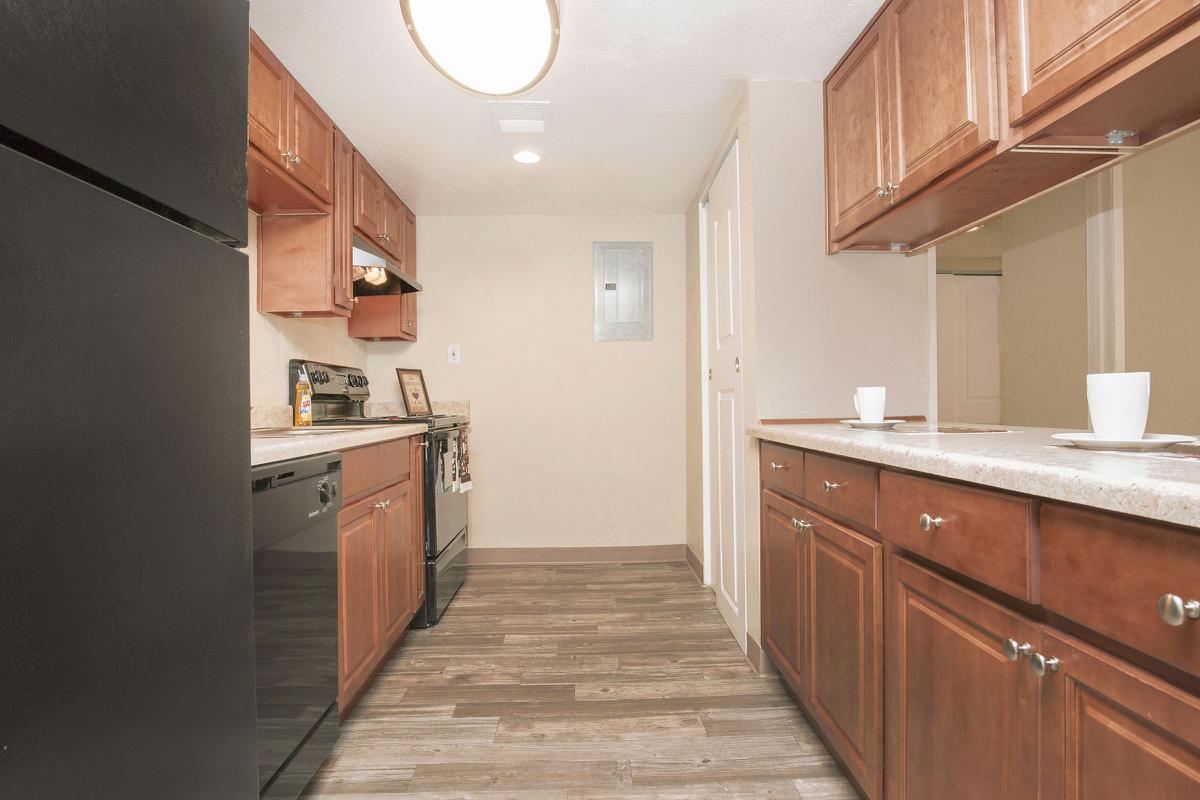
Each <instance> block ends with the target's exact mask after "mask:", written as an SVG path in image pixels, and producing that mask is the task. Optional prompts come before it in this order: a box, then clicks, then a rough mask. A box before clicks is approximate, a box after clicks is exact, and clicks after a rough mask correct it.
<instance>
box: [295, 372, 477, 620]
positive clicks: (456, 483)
mask: <svg viewBox="0 0 1200 800" xmlns="http://www.w3.org/2000/svg"><path fill="white" fill-rule="evenodd" d="M302 367H303V369H304V371H305V373H306V374H307V375H308V378H309V381H310V382H311V383H312V388H313V397H312V408H313V425H321V426H325V425H329V426H333V425H363V426H368V425H407V424H413V423H424V424H425V425H427V426H428V427H429V430H428V432H426V434H425V437H424V438H425V441H424V444H425V457H424V465H423V470H422V472H423V476H424V498H423V506H424V511H425V514H424V518H425V531H424V534H425V553H424V560H425V604H424V606H423V607H422V608H420V609H419V610H418V611H417V614H416V617H415V618H414V619H413V623H412V624H413V626H414V627H419V628H427V627H429V626H430V625H433V624H435V623H436V622H437V621H438V619H439V618H440V617H441V615H442V613H443V612H444V611H445V610H446V606H448V605H449V604H450V601H451V600H452V599H453V598H454V595H455V594H456V593H457V592H458V590H459V588H461V587H462V584H463V581H464V580H466V575H467V495H466V492H465V491H463V490H464V488H466V487H469V486H470V475H469V468H468V452H467V436H466V433H467V430H468V428H467V418H466V417H464V416H461V415H458V414H429V415H426V416H411V417H410V416H386V417H368V416H367V415H366V414H365V413H364V408H365V406H366V402H367V401H368V400H370V399H371V389H370V385H371V381H370V379H369V378H367V375H366V373H364V372H363V371H362V370H361V369H359V368H357V367H345V366H339V365H337V364H323V363H321V362H319V361H307V360H302V359H293V360H291V361H289V362H288V385H287V393H288V394H287V397H288V399H287V403H288V405H291V404H292V403H293V402H295V396H294V394H295V390H296V381H297V380H298V379H299V377H300V369H301V368H302Z"/></svg>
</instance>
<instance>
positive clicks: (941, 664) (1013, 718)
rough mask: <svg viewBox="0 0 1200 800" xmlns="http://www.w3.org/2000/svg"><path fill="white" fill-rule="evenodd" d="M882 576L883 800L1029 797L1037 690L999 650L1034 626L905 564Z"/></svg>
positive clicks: (895, 563)
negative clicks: (885, 605)
mask: <svg viewBox="0 0 1200 800" xmlns="http://www.w3.org/2000/svg"><path fill="white" fill-rule="evenodd" d="M888 573H889V574H888V584H889V605H890V610H889V612H888V625H889V628H888V634H887V637H888V638H887V640H888V663H887V691H886V698H887V715H886V719H887V723H886V727H887V748H886V759H887V761H886V768H885V773H884V774H885V777H886V781H887V796H888V798H889V800H952V799H953V800H958V799H959V798H962V797H963V796H964V794H963V791H964V787H970V788H971V790H972V792H971V794H970V797H971V798H972V800H990V799H991V798H995V800H1018V799H1020V800H1025V798H1029V797H1033V796H1035V795H1036V790H1037V788H1036V787H1037V774H1036V770H1037V763H1038V757H1037V732H1038V692H1039V688H1040V687H1039V685H1038V683H1037V678H1036V677H1035V676H1034V674H1033V672H1032V670H1030V669H1029V667H1028V665H1027V664H1026V661H1025V659H1018V660H1017V661H1009V660H1008V659H1007V658H1005V656H1004V654H1003V649H1002V648H1003V643H1004V640H1005V639H1007V638H1012V639H1015V640H1016V641H1017V642H1019V643H1025V642H1028V643H1030V644H1032V645H1033V646H1034V647H1035V648H1036V647H1037V646H1038V644H1039V636H1040V631H1039V629H1038V627H1037V626H1036V625H1035V624H1034V623H1032V622H1030V621H1029V620H1027V619H1025V618H1024V617H1021V616H1019V615H1017V614H1014V613H1013V612H1011V611H1008V610H1007V609H1004V608H1001V607H1000V606H998V605H996V604H994V603H992V602H990V601H988V600H985V599H984V598H982V597H980V596H979V595H976V594H974V593H973V592H970V591H968V590H966V589H964V588H962V587H960V586H958V585H956V584H954V583H951V582H950V581H948V580H946V579H945V578H942V577H940V576H938V575H935V574H933V573H932V572H929V571H928V570H925V569H923V568H921V567H918V566H916V565H915V564H913V563H912V562H909V561H907V560H905V559H903V558H899V557H897V556H892V557H891V558H890V559H889V561H888Z"/></svg>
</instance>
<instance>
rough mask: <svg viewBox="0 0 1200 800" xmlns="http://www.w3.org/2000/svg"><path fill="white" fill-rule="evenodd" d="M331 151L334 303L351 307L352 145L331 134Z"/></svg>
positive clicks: (338, 134)
mask: <svg viewBox="0 0 1200 800" xmlns="http://www.w3.org/2000/svg"><path fill="white" fill-rule="evenodd" d="M333 147H334V149H333V303H334V305H335V306H337V307H339V308H344V309H346V310H350V309H352V308H353V307H354V265H353V260H354V258H353V255H352V254H351V250H352V249H353V247H354V220H353V208H354V145H352V144H350V140H349V139H347V138H346V136H345V134H343V133H342V132H341V131H340V130H335V131H334V146H333Z"/></svg>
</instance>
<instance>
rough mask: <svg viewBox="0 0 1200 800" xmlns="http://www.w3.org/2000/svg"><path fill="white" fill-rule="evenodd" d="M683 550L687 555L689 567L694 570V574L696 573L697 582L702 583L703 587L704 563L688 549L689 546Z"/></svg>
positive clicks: (685, 546)
mask: <svg viewBox="0 0 1200 800" xmlns="http://www.w3.org/2000/svg"><path fill="white" fill-rule="evenodd" d="M683 549H684V551H685V552H686V553H687V563H688V566H689V567H691V568H692V572H694V573H696V580H698V581H700V583H701V584H702V585H703V583H704V562H703V561H701V560H700V559H699V558H697V557H696V554H695V553H693V552H692V548H690V547H688V546H687V545H684V548H683Z"/></svg>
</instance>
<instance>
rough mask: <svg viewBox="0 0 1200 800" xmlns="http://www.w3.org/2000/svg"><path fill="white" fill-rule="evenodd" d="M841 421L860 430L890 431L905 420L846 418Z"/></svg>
mask: <svg viewBox="0 0 1200 800" xmlns="http://www.w3.org/2000/svg"><path fill="white" fill-rule="evenodd" d="M841 422H842V424H843V425H849V426H850V427H851V428H855V429H857V430H860V431H890V430H891V429H892V428H894V427H896V426H897V425H899V424H900V423H901V422H904V420H902V419H885V420H884V421H883V422H863V421H862V420H861V419H844V420H842V421H841Z"/></svg>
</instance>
